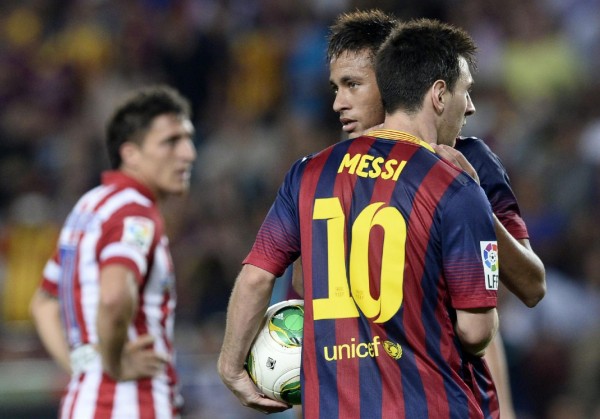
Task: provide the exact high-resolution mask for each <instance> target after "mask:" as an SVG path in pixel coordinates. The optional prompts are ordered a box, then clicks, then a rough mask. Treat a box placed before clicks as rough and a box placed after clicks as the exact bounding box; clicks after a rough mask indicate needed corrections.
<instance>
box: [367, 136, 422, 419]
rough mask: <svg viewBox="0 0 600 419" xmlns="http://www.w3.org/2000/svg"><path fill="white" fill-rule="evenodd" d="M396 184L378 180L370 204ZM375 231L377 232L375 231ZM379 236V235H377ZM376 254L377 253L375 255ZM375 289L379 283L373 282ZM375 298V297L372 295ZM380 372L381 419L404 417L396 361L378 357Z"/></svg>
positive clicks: (379, 331)
mask: <svg viewBox="0 0 600 419" xmlns="http://www.w3.org/2000/svg"><path fill="white" fill-rule="evenodd" d="M417 150H418V147H413V146H407V145H406V143H402V142H399V143H398V144H396V145H395V146H394V148H393V149H392V151H391V152H390V156H392V157H393V158H395V159H397V160H398V161H403V160H409V159H410V158H411V157H412V155H413V154H414V153H415V152H416V151H417ZM396 185H397V183H396V182H395V181H392V180H389V179H388V180H385V179H382V178H379V179H378V180H377V183H376V184H375V188H374V189H373V195H372V198H371V202H372V203H373V202H386V203H389V202H390V200H391V197H392V194H393V192H394V189H395V187H396ZM376 231H379V229H377V230H376ZM372 234H373V233H372ZM377 235H378V236H379V235H380V233H377ZM378 240H379V243H380V245H379V247H378V248H377V249H376V250H374V251H373V252H374V254H377V255H381V254H382V251H383V249H382V246H383V238H378ZM375 252H377V253H375ZM376 269H377V270H376V271H371V273H370V274H371V280H373V279H374V278H378V277H379V276H380V274H381V266H379V264H378V266H377V267H376ZM374 283H376V284H377V288H379V285H380V283H381V281H374ZM373 298H375V295H373ZM371 333H372V335H373V336H380V337H381V341H382V342H383V341H385V340H386V339H387V332H386V331H385V328H384V327H379V326H378V325H373V327H372V330H371ZM376 360H377V363H378V365H379V370H380V371H381V379H382V386H381V387H382V395H381V405H382V406H381V410H382V411H381V414H382V417H383V418H389V419H396V418H398V417H404V416H405V414H406V413H405V407H404V395H403V387H402V371H401V370H400V368H399V367H398V363H397V361H395V360H394V359H393V358H391V357H389V356H380V357H378V358H376Z"/></svg>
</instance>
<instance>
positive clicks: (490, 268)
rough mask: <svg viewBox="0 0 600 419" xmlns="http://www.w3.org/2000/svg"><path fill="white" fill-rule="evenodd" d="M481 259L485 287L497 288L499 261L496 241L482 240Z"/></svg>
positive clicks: (489, 288)
mask: <svg viewBox="0 0 600 419" xmlns="http://www.w3.org/2000/svg"><path fill="white" fill-rule="evenodd" d="M479 244H480V247H481V259H482V260H483V273H484V275H485V289H487V290H497V289H498V282H499V279H500V276H499V274H500V261H499V260H498V243H497V242H495V241H482V242H480V243H479Z"/></svg>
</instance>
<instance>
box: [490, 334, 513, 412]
mask: <svg viewBox="0 0 600 419" xmlns="http://www.w3.org/2000/svg"><path fill="white" fill-rule="evenodd" d="M483 358H484V359H485V360H486V362H487V364H488V367H489V368H490V373H491V374H492V379H493V380H494V384H495V385H496V390H497V391H498V399H499V401H500V414H501V416H502V418H503V419H514V418H515V411H514V407H513V403H512V394H511V389H510V377H509V375H508V365H507V362H506V355H505V353H504V346H503V343H502V337H501V336H500V333H496V336H494V339H493V340H492V342H491V343H490V345H489V346H488V348H487V350H486V352H485V355H484V356H483Z"/></svg>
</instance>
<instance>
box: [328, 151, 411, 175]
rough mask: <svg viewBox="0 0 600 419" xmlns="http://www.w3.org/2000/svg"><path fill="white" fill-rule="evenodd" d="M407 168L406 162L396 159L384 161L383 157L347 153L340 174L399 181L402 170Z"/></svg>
mask: <svg viewBox="0 0 600 419" xmlns="http://www.w3.org/2000/svg"><path fill="white" fill-rule="evenodd" d="M404 166H406V160H402V161H398V160H396V159H387V160H386V159H384V158H383V157H381V156H378V157H375V156H371V155H370V154H354V155H350V153H346V155H345V156H344V158H343V159H342V162H341V163H340V167H339V168H338V173H342V172H344V171H347V172H348V173H350V174H351V175H354V174H356V176H360V177H364V178H366V177H370V178H376V177H381V178H382V179H392V180H398V177H399V176H400V173H401V172H402V169H404Z"/></svg>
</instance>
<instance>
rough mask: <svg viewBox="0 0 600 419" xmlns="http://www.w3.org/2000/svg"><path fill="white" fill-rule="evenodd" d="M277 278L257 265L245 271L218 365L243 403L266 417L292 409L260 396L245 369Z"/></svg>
mask: <svg viewBox="0 0 600 419" xmlns="http://www.w3.org/2000/svg"><path fill="white" fill-rule="evenodd" d="M275 278H276V277H275V275H273V274H271V273H270V272H267V271H265V270H263V269H261V268H258V267H256V266H254V265H250V264H245V265H244V266H243V267H242V270H241V272H240V274H239V275H238V277H237V279H236V282H235V285H234V287H233V291H232V293H231V298H230V300H229V305H228V308H227V325H226V327H225V336H224V339H223V346H222V348H221V353H220V355H219V360H218V363H217V368H218V371H219V375H220V376H221V379H222V380H223V382H224V383H225V385H226V386H227V387H228V388H229V389H230V390H231V391H232V392H233V393H234V394H235V395H236V396H237V398H238V399H239V400H240V402H241V403H242V404H243V405H244V406H248V407H251V408H253V409H256V410H259V411H261V412H264V413H271V412H280V411H283V410H286V409H288V408H289V407H290V406H288V405H287V404H285V403H281V402H278V401H275V400H271V399H268V398H266V397H264V396H263V395H262V394H260V393H259V392H258V388H257V387H256V386H255V385H254V383H253V382H252V380H251V379H250V376H249V375H248V373H247V372H246V370H245V369H244V363H245V361H246V356H247V354H248V351H249V350H250V346H251V344H252V341H253V340H254V337H255V336H256V333H257V332H258V329H259V327H260V325H261V322H262V319H263V317H264V314H265V312H266V310H267V308H268V305H269V300H270V298H271V292H272V290H273V285H274V282H275Z"/></svg>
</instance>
